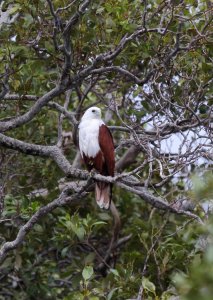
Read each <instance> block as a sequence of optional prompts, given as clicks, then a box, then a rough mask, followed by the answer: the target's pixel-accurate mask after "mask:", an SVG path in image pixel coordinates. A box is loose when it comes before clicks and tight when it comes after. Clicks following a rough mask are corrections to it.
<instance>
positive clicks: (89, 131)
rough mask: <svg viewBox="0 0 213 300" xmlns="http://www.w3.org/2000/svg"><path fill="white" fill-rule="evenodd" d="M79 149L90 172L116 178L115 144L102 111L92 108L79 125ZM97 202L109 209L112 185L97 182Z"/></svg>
mask: <svg viewBox="0 0 213 300" xmlns="http://www.w3.org/2000/svg"><path fill="white" fill-rule="evenodd" d="M78 128H79V149H80V153H81V156H82V158H83V160H84V162H85V164H86V167H87V169H88V171H89V172H90V171H91V170H92V169H95V170H96V171H98V172H99V173H100V174H101V175H104V176H114V170H115V155H114V144H113V139H112V135H111V132H110V130H109V128H108V127H107V126H106V125H105V124H104V122H103V120H102V119H101V110H100V108H98V107H90V108H89V109H87V110H86V112H85V113H84V115H83V117H82V118H81V122H80V124H79V127H78ZM95 197H96V202H97V204H98V205H99V206H100V207H101V208H105V209H108V208H109V207H110V203H111V199H112V184H110V183H107V182H103V181H96V183H95Z"/></svg>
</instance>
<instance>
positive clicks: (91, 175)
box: [89, 168, 97, 178]
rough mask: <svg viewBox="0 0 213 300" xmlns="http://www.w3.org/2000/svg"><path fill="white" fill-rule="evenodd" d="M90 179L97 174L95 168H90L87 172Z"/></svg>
mask: <svg viewBox="0 0 213 300" xmlns="http://www.w3.org/2000/svg"><path fill="white" fill-rule="evenodd" d="M89 174H90V177H91V178H93V177H94V175H95V174H97V171H96V170H95V168H92V169H91V170H90V172H89Z"/></svg>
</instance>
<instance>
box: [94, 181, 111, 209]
mask: <svg viewBox="0 0 213 300" xmlns="http://www.w3.org/2000/svg"><path fill="white" fill-rule="evenodd" d="M95 198H96V202H97V204H98V206H99V207H100V208H105V209H109V207H110V203H111V198H112V185H111V184H110V183H106V182H101V181H98V182H96V183H95Z"/></svg>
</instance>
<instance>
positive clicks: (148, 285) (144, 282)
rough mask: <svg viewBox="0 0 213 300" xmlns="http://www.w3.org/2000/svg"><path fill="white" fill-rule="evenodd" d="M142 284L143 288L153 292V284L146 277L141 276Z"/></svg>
mask: <svg viewBox="0 0 213 300" xmlns="http://www.w3.org/2000/svg"><path fill="white" fill-rule="evenodd" d="M142 285H143V287H144V289H145V290H147V291H149V292H151V293H153V294H155V285H154V284H153V283H152V282H151V281H150V280H149V279H148V278H146V277H143V279H142Z"/></svg>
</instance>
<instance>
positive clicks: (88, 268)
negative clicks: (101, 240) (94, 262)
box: [82, 266, 94, 281]
mask: <svg viewBox="0 0 213 300" xmlns="http://www.w3.org/2000/svg"><path fill="white" fill-rule="evenodd" d="M93 273H94V271H93V267H92V266H86V267H84V269H83V272H82V276H83V278H84V280H86V281H87V280H89V279H90V278H91V277H92V275H93Z"/></svg>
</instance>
